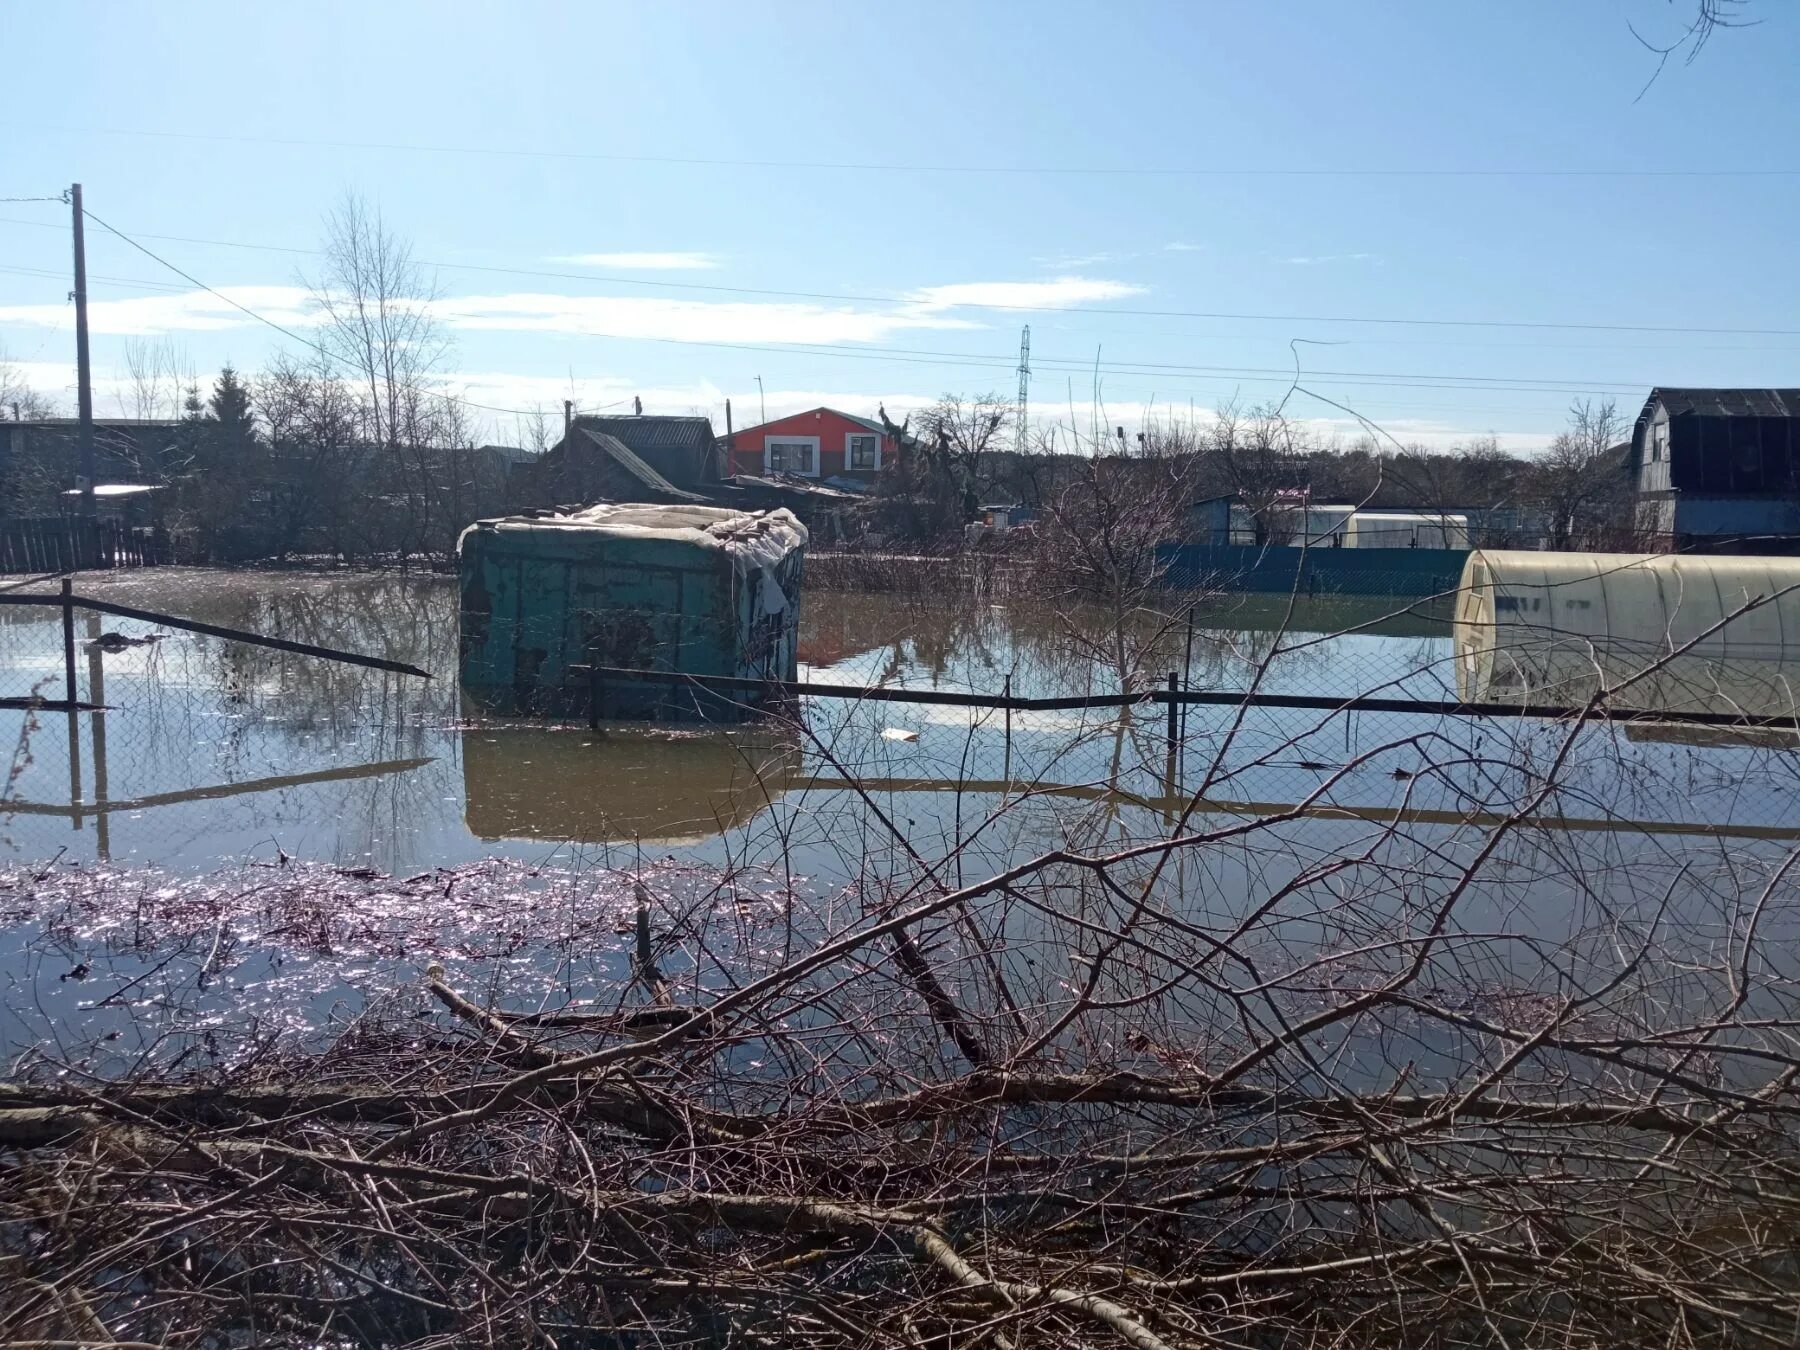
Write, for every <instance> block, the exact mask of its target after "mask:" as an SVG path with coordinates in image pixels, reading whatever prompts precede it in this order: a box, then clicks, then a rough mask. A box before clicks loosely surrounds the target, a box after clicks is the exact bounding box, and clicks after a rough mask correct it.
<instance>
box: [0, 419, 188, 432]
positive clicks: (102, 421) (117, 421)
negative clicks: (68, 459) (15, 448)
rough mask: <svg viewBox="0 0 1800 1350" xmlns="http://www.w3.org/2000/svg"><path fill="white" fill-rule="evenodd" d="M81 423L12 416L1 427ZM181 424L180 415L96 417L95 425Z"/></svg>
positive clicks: (55, 426)
mask: <svg viewBox="0 0 1800 1350" xmlns="http://www.w3.org/2000/svg"><path fill="white" fill-rule="evenodd" d="M80 425H81V419H80V418H79V417H27V418H25V419H24V420H23V421H18V422H15V421H13V420H12V419H11V418H6V419H3V420H0V427H43V428H45V429H52V430H56V431H62V430H65V429H69V430H73V429H74V428H76V427H79V426H80ZM180 425H181V419H180V418H179V417H96V418H94V426H95V427H97V428H98V427H106V428H110V429H119V430H131V429H132V428H135V427H162V428H163V429H164V430H168V431H173V430H174V429H175V428H176V427H179V426H180Z"/></svg>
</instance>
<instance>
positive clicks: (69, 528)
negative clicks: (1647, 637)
mask: <svg viewBox="0 0 1800 1350" xmlns="http://www.w3.org/2000/svg"><path fill="white" fill-rule="evenodd" d="M167 552H168V550H167V548H166V547H165V546H164V545H163V544H162V543H161V542H160V541H159V540H158V538H157V537H156V535H155V533H154V532H153V531H151V530H148V529H144V528H140V527H134V526H130V525H127V524H125V523H124V522H123V521H120V520H91V519H87V518H84V517H81V516H12V517H7V518H0V573H8V574H19V573H24V574H28V575H42V574H45V573H56V572H79V571H97V570H102V569H107V568H113V567H149V566H154V565H156V564H158V563H164V562H167V561H168V557H167Z"/></svg>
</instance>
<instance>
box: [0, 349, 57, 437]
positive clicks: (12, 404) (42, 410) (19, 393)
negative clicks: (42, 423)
mask: <svg viewBox="0 0 1800 1350" xmlns="http://www.w3.org/2000/svg"><path fill="white" fill-rule="evenodd" d="M55 415H56V403H55V401H54V400H53V399H52V398H51V397H50V396H49V395H48V394H45V393H42V392H40V391H39V390H37V389H35V388H34V387H33V386H32V384H31V382H30V381H29V380H27V379H26V378H25V375H24V372H23V371H21V370H20V369H19V367H18V365H17V364H16V363H15V362H14V361H12V360H11V359H10V358H9V357H8V356H7V354H6V349H5V348H4V347H0V418H4V417H10V418H12V419H13V420H14V421H31V420H33V419H35V418H41V417H53V416H55Z"/></svg>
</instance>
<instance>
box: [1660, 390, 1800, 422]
mask: <svg viewBox="0 0 1800 1350" xmlns="http://www.w3.org/2000/svg"><path fill="white" fill-rule="evenodd" d="M1657 402H1661V404H1662V405H1663V407H1665V408H1667V409H1668V410H1669V415H1670V416H1672V417H1674V416H1680V415H1681V414H1683V413H1698V414H1699V415H1700V416H1702V417H1800V389H1665V388H1663V387H1661V386H1658V387H1657V388H1655V389H1652V390H1651V391H1650V400H1649V403H1657ZM1649 403H1647V404H1646V405H1645V408H1646V411H1647V410H1648V408H1649Z"/></svg>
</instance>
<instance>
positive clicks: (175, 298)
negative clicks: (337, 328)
mask: <svg viewBox="0 0 1800 1350" xmlns="http://www.w3.org/2000/svg"><path fill="white" fill-rule="evenodd" d="M220 296H225V297H228V298H229V299H230V300H235V301H236V302H237V303H238V304H239V305H243V306H244V307H245V309H252V310H255V311H256V312H257V313H258V314H261V315H263V316H264V317H265V318H267V319H269V320H271V321H272V322H274V323H278V324H280V325H282V327H284V328H303V327H308V326H310V325H312V324H313V323H315V322H316V319H315V318H314V316H313V315H312V314H311V313H310V309H311V301H310V298H309V296H308V294H307V292H306V290H305V288H303V287H300V286H221V287H219V293H218V295H214V294H212V293H211V292H209V291H182V292H179V293H177V294H174V295H144V296H136V297H134V298H132V299H129V300H90V301H88V331H89V332H91V333H94V334H110V335H114V336H119V337H143V336H147V335H152V334H156V333H175V332H217V331H220V330H222V329H226V328H241V327H243V326H244V325H246V324H253V323H255V322H256V320H255V319H253V318H251V317H250V316H249V315H248V314H246V313H244V311H243V310H241V309H238V308H236V307H235V306H233V305H231V304H229V303H227V300H224V299H221V298H220ZM71 314H72V311H71V310H70V308H69V306H68V305H66V304H55V305H0V324H4V323H16V324H23V325H27V326H30V327H39V328H55V327H58V326H59V325H63V324H67V323H69V322H71Z"/></svg>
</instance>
